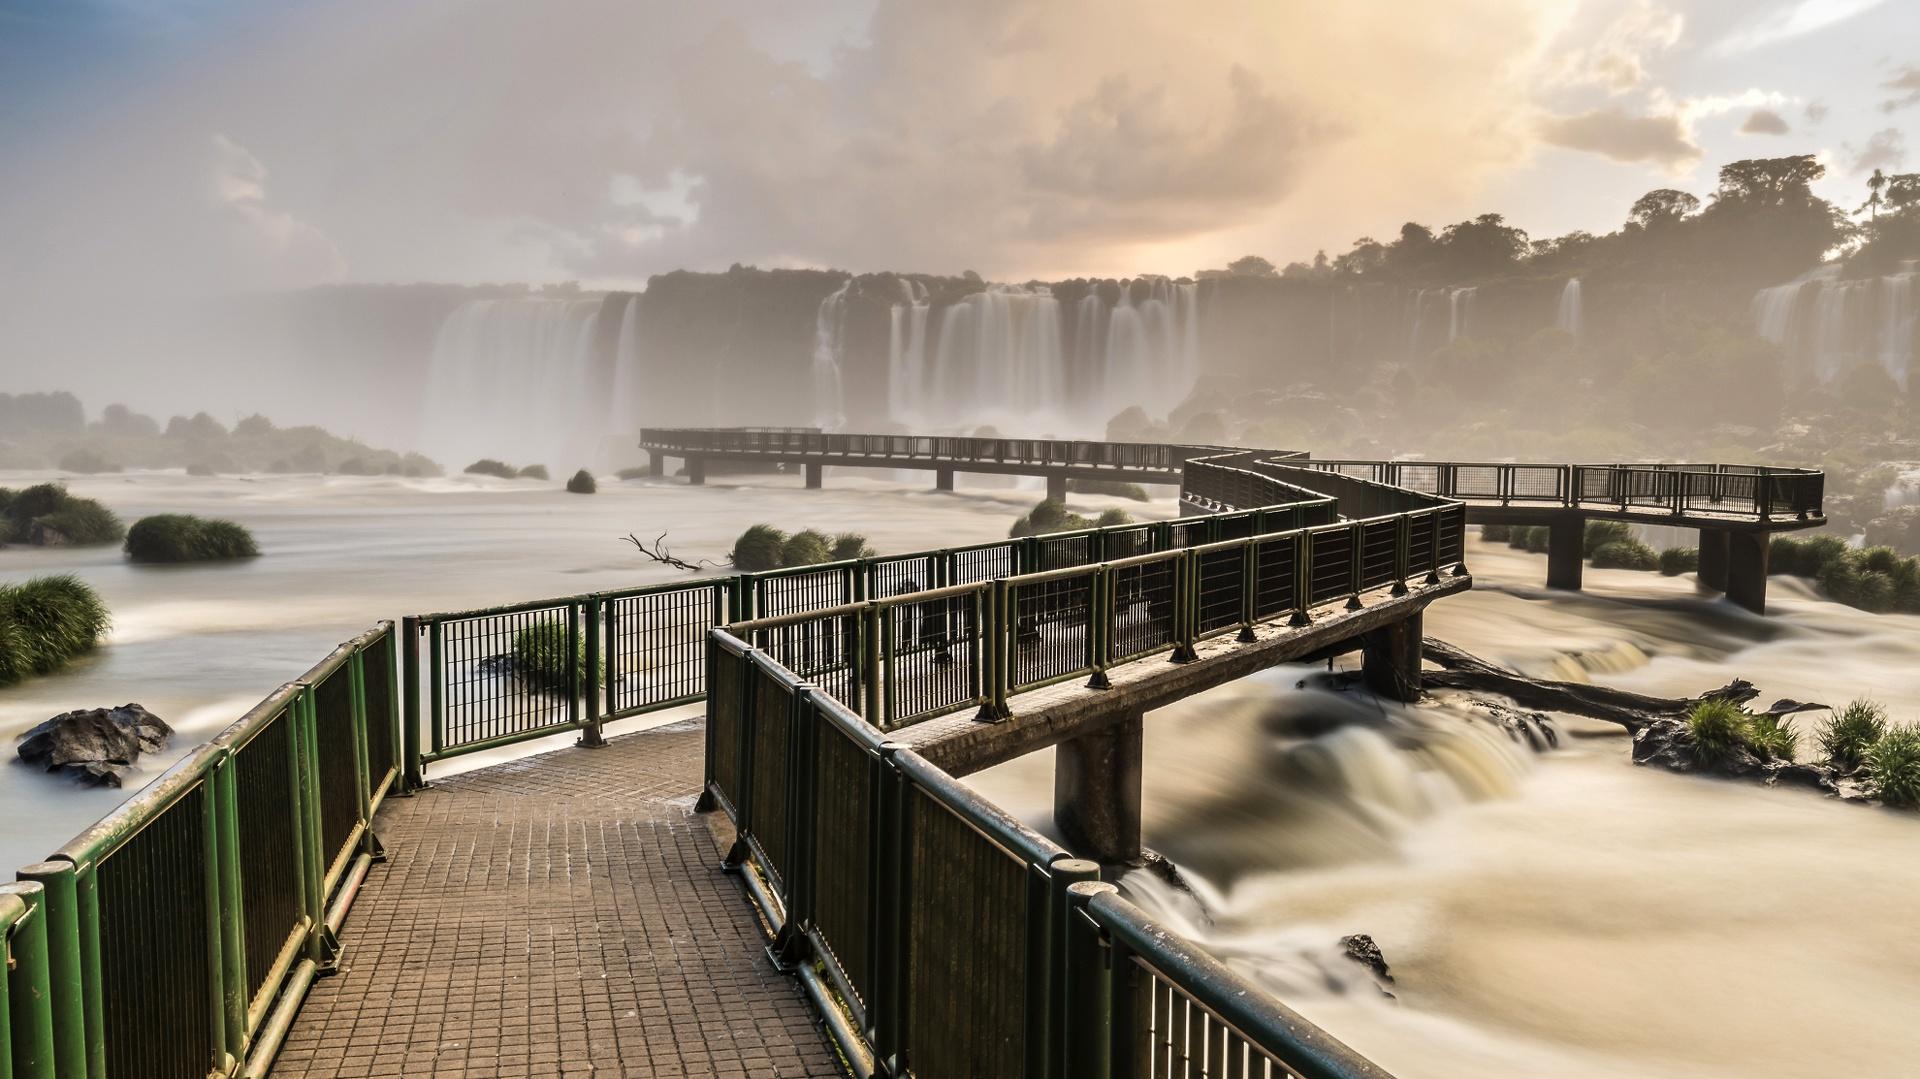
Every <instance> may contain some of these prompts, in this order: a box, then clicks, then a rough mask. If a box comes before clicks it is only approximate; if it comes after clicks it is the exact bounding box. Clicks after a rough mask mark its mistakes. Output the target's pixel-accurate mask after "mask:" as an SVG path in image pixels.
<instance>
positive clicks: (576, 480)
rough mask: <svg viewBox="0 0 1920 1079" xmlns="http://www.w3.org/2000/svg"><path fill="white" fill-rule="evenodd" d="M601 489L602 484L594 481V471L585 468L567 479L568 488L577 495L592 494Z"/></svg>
mask: <svg viewBox="0 0 1920 1079" xmlns="http://www.w3.org/2000/svg"><path fill="white" fill-rule="evenodd" d="M599 489H600V485H599V484H597V483H595V482H594V481H593V473H591V472H588V471H587V470H586V469H584V468H583V469H581V470H580V471H578V472H575V473H574V474H573V478H572V479H570V480H568V481H567V490H568V491H569V492H571V493H573V494H576V495H590V494H592V493H594V492H595V491H597V490H599Z"/></svg>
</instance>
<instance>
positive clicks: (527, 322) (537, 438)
mask: <svg viewBox="0 0 1920 1079" xmlns="http://www.w3.org/2000/svg"><path fill="white" fill-rule="evenodd" d="M603 302H604V301H602V300H601V299H599V298H595V299H585V300H580V299H567V300H561V299H546V298H533V297H529V298H525V299H511V300H471V301H468V302H467V303H464V304H461V305H460V306H459V307H457V308H455V309H454V311H453V313H452V314H450V315H448V316H447V318H446V321H445V322H443V323H441V325H440V330H439V332H438V333H437V334H436V335H435V337H434V342H433V356H432V359H431V360H430V361H429V363H428V374H427V398H426V416H425V420H424V422H423V424H422V431H423V436H422V448H423V449H425V450H426V452H428V453H430V454H433V455H436V456H438V457H439V458H441V460H442V461H443V462H444V463H445V464H446V465H447V466H448V467H449V468H450V469H456V470H457V469H460V468H464V467H465V466H466V465H467V464H469V463H471V462H472V461H474V460H477V459H479V458H481V457H493V458H497V459H500V460H504V461H507V462H508V463H510V464H515V465H529V464H544V465H547V466H548V467H549V468H551V469H553V470H555V471H565V470H571V469H573V468H577V467H580V466H581V465H585V464H589V463H591V462H594V461H595V460H596V459H597V456H598V454H599V452H600V450H601V440H602V438H603V437H604V435H605V433H606V431H607V428H608V421H609V418H610V410H609V396H610V394H609V386H608V382H609V379H608V372H607V371H605V370H604V365H603V364H602V363H601V362H600V359H599V357H598V356H597V355H596V349H595V336H596V335H595V330H596V327H597V325H598V322H599V316H600V311H601V307H602V305H603ZM628 306H629V307H631V306H632V305H631V304H629V305H628Z"/></svg>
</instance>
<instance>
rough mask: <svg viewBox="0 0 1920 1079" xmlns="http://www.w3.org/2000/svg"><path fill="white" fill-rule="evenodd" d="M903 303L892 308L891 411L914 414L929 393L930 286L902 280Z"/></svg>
mask: <svg viewBox="0 0 1920 1079" xmlns="http://www.w3.org/2000/svg"><path fill="white" fill-rule="evenodd" d="M900 296H901V302H899V303H896V304H894V305H893V307H892V308H891V309H889V311H888V335H887V412H888V415H890V416H894V417H901V416H907V415H911V414H914V412H915V410H916V409H918V408H919V407H920V405H921V402H922V401H923V400H924V398H925V395H926V385H925V383H926V373H927V309H928V307H929V304H928V302H927V286H925V285H923V284H921V283H920V282H918V281H912V280H909V279H907V278H904V277H903V278H901V279H900Z"/></svg>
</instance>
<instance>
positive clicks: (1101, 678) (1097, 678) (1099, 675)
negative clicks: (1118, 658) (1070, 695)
mask: <svg viewBox="0 0 1920 1079" xmlns="http://www.w3.org/2000/svg"><path fill="white" fill-rule="evenodd" d="M1087 688H1088V689H1112V688H1113V683H1112V682H1111V681H1109V680H1108V679H1107V672H1106V671H1095V672H1093V677H1091V678H1089V679H1087Z"/></svg>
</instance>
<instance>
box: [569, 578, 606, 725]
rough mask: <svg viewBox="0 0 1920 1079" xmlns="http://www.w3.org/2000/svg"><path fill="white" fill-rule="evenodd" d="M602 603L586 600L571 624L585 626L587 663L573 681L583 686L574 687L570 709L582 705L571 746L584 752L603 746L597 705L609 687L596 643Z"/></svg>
mask: <svg viewBox="0 0 1920 1079" xmlns="http://www.w3.org/2000/svg"><path fill="white" fill-rule="evenodd" d="M602 603H603V601H602V600H601V598H600V597H599V596H589V597H587V601H586V602H585V603H582V604H580V605H578V606H577V607H576V608H575V610H576V611H577V612H578V613H577V614H576V616H575V620H576V621H578V620H582V619H584V620H585V622H586V631H587V642H586V643H587V649H586V651H587V659H586V663H585V665H584V669H581V670H577V671H576V677H578V678H580V679H582V680H584V681H585V682H586V685H584V686H580V687H578V691H577V692H576V693H574V695H573V702H574V703H573V707H575V708H579V707H581V705H582V704H584V705H585V708H586V714H585V715H576V716H575V717H574V719H575V721H576V722H578V723H579V724H580V737H579V739H578V740H576V742H575V743H574V744H575V745H581V746H585V747H587V748H588V749H600V748H602V747H604V746H605V745H606V744H607V740H606V739H605V738H604V737H602V736H601V734H600V704H601V695H602V692H603V689H604V687H605V686H606V685H610V684H611V682H612V680H611V679H610V678H609V677H608V676H607V671H606V666H607V664H606V657H605V656H604V655H602V652H603V651H604V645H603V642H602V641H601V639H600V620H601V618H602V617H603V615H604V613H605V612H604V610H603V607H602ZM577 654H578V653H577V652H574V651H573V650H572V649H571V648H569V649H568V655H569V657H571V656H573V655H577ZM568 666H570V667H579V666H580V665H579V664H573V663H569V664H568Z"/></svg>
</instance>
